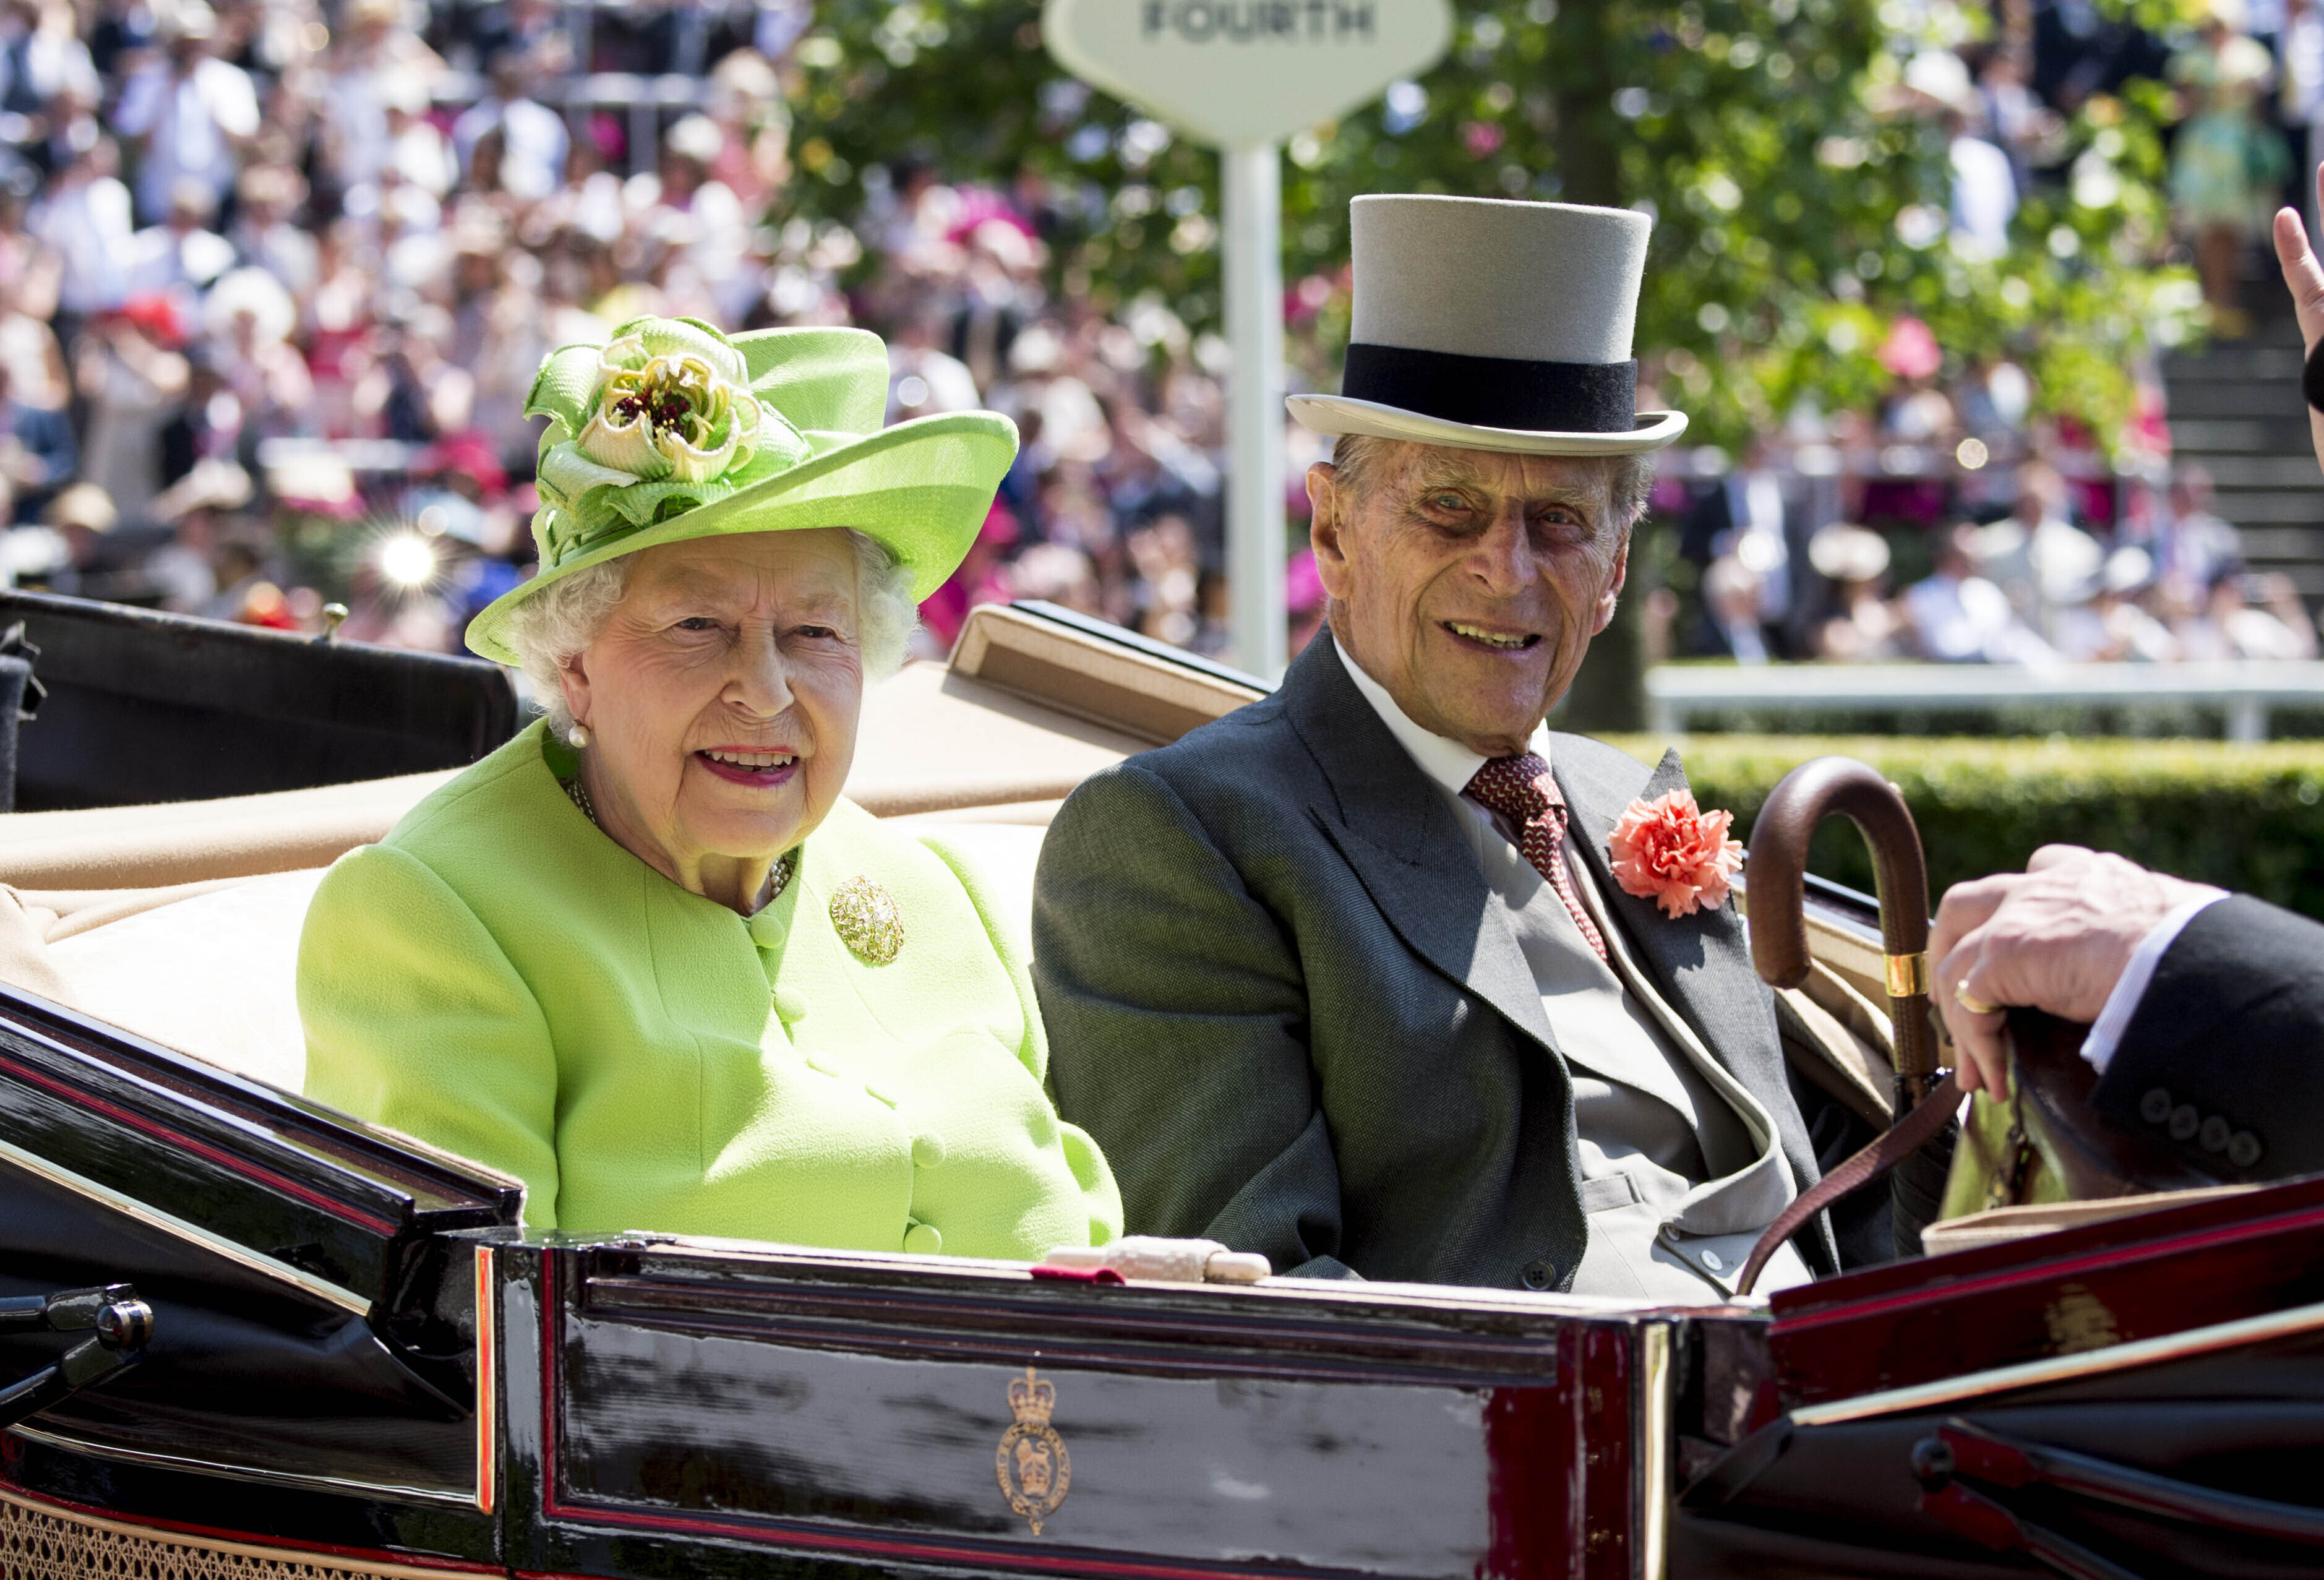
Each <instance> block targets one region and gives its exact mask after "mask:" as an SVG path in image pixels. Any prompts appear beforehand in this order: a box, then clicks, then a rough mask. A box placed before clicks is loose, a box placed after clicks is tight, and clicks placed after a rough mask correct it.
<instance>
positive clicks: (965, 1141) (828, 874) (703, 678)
mask: <svg viewBox="0 0 2324 1580" xmlns="http://www.w3.org/2000/svg"><path fill="white" fill-rule="evenodd" d="M887 382H888V363H887V356H886V354H885V352H884V350H883V349H882V348H881V344H880V341H879V340H878V339H877V338H876V337H873V336H871V335H868V334H865V333H862V331H860V330H852V329H773V330H767V331H763V332H760V333H755V334H746V335H741V336H737V337H733V339H731V340H730V339H728V338H727V337H724V336H722V335H720V334H718V333H717V332H716V331H715V330H713V329H711V328H708V327H707V326H705V325H702V324H697V323H695V322H692V321H690V320H669V319H642V320H640V321H638V322H635V323H632V324H627V325H624V326H623V327H622V328H621V329H620V330H618V331H617V332H616V334H615V337H614V338H613V342H612V343H611V344H610V345H607V346H567V347H566V348H565V349H563V350H561V351H558V352H557V353H556V354H555V355H553V356H550V357H549V360H548V362H547V363H546V364H545V365H543V367H542V369H541V372H540V375H539V379H538V380H537V382H536V383H535V384H534V386H533V391H532V395H531V399H530V410H531V411H533V412H534V413H536V414H541V415H546V416H547V417H548V418H549V429H548V431H547V433H546V434H544V435H543V437H542V439H541V441H540V467H539V487H540V496H541V509H540V513H539V515H537V516H536V517H535V518H534V522H533V528H534V531H535V534H536V535H537V536H538V538H539V543H540V550H541V570H540V574H539V576H538V577H535V578H534V579H533V580H531V581H530V582H528V583H526V584H525V585H524V586H522V587H519V588H517V589H516V590H515V591H513V592H512V593H510V594H509V595H508V596H506V597H503V598H502V599H501V600H500V601H499V602H498V603H496V604H494V605H492V607H490V608H489V609H487V610H485V611H484V614H482V615H480V616H478V618H477V620H476V622H475V625H474V626H473V627H472V628H471V629H470V631H469V633H468V641H469V643H470V645H471V646H473V647H475V649H476V650H477V651H480V652H483V653H484V654H486V655H487V656H490V657H493V658H496V659H500V660H503V661H510V662H516V663H521V665H522V666H523V667H524V670H525V671H526V673H527V674H528V675H529V676H530V677H531V679H532V681H533V684H534V687H535V689H536V691H537V693H538V694H539V697H540V698H542V700H543V701H544V703H545V704H546V706H547V708H548V712H549V717H548V718H546V719H544V720H542V721H540V722H539V723H537V724H535V725H532V726H531V727H530V728H528V729H526V730H525V731H523V732H522V733H521V734H520V735H518V736H517V737H516V738H515V739H514V740H512V741H511V742H510V743H509V744H507V745H505V746H503V747H502V748H501V749H500V750H499V751H497V752H495V753H493V754H492V755H491V756H490V757H488V758H486V759H485V760H484V762H479V763H478V764H476V766H475V767H474V768H472V769H470V770H468V771H467V772H466V773H463V774H461V775H460V776H459V777H458V778H457V779H456V780H454V781H452V782H450V783H449V784H447V785H446V786H444V787H443V788H442V789H440V790H438V791H436V793H435V794H433V795H431V796H430V797H429V798H428V799H426V800H425V801H423V802H421V803H420V805H419V806H418V807H417V808H413V810H412V811H411V813H410V816H408V817H406V818H404V819H403V820H402V822H401V823H399V824H398V825H397V826H396V827H395V829H394V830H393V832H392V833H391V834H390V835H389V836H387V838H386V839H385V840H384V841H383V842H382V843H380V844H379V845H372V846H368V847H366V848H364V849H362V850H358V851H356V852H355V853H353V854H352V855H348V856H346V857H345V858H344V859H342V860H341V861H340V862H339V864H337V866H335V867H334V868H333V869H332V870H331V872H330V873H329V875H328V876H327V878H326V879H325V880H324V882H323V884H322V887H321V888H320V890H319V891H318V893H317V895H316V898H315V901H314V906H313V909H312V910H310V911H309V914H308V918H307V925H306V933H305V936H304V938H303V939H302V941H301V945H300V959H299V1003H300V1013H301V1016H302V1017H303V1019H304V1021H305V1023H306V1030H307V1039H308V1050H309V1051H308V1063H309V1076H308V1084H307V1089H308V1092H309V1095H312V1096H314V1097H316V1098H318V1099H320V1100H321V1101H323V1102H327V1103H330V1104H336V1105H337V1106H338V1107H340V1108H344V1109H347V1110H349V1111H351V1112H353V1113H357V1114H360V1115H362V1116H364V1117H365V1118H368V1119H371V1120H374V1121H376V1122H378V1123H382V1124H385V1125H390V1126H392V1127H394V1128H395V1129H398V1130H401V1131H404V1132H410V1133H411V1134H413V1135H416V1136H419V1137H421V1138H423V1139H424V1140H427V1141H431V1142H433V1143H435V1144H436V1145H438V1146H440V1147H443V1148H446V1149H448V1150H451V1151H454V1152H457V1153H459V1154H460V1155H462V1156H464V1157H466V1158H471V1159H474V1160H477V1161H479V1162H482V1163H484V1164H486V1165H489V1166H491V1167H493V1168H495V1169H501V1170H503V1171H505V1172H507V1173H509V1174H512V1175H514V1176H515V1177H516V1178H520V1179H521V1180H522V1181H523V1182H524V1184H525V1187H526V1192H525V1220H526V1222H527V1223H528V1224H531V1225H532V1226H534V1227H537V1228H552V1227H553V1228H560V1229H568V1230H579V1231H613V1230H620V1229H627V1228H642V1229H655V1230H664V1231H669V1232H674V1233H684V1234H719V1235H733V1236H743V1237H748V1238H752V1239H759V1240H774V1241H786V1242H789V1243H798V1244H807V1245H818V1246H830V1247H836V1248H845V1249H856V1250H873V1251H897V1250H902V1251H913V1252H936V1251H942V1252H953V1253H957V1254H962V1255H970V1256H991V1257H1010V1258H1032V1257H1038V1256H1040V1255H1042V1254H1043V1253H1045V1252H1047V1251H1049V1250H1050V1249H1052V1248H1054V1247H1056V1246H1059V1245H1066V1244H1074V1245H1088V1244H1093V1243H1102V1242H1104V1241H1106V1240H1108V1239H1110V1238H1111V1237H1112V1236H1113V1235H1115V1234H1118V1233H1119V1231H1120V1216H1121V1207H1120V1197H1119V1196H1118V1195H1117V1193H1116V1191H1115V1189H1114V1185H1113V1179H1112V1177H1111V1174H1110V1173H1109V1172H1108V1171H1107V1169H1106V1166H1105V1161H1104V1160H1103V1159H1102V1157H1100V1156H1099V1154H1098V1151H1097V1149H1096V1147H1095V1146H1094V1145H1093V1144H1092V1142H1091V1141H1090V1140H1089V1138H1088V1137H1087V1136H1085V1135H1084V1134H1083V1133H1082V1132H1080V1131H1078V1130H1075V1129H1074V1127H1072V1126H1071V1125H1067V1124H1062V1123H1059V1122H1058V1120H1057V1118H1056V1113H1055V1112H1054V1111H1053V1109H1052V1108H1051V1107H1050V1104H1049V1101H1048V1098H1047V1096H1046V1095H1045V1094H1044V1091H1043V1085H1042V1083H1043V1078H1044V1075H1045V1068H1046V1065H1047V1046H1046V1044H1045V1043H1044V1041H1043V1039H1042V1033H1041V1022H1040V1019H1039V1015H1038V1012H1037V1008H1036V1006H1035V1003H1034V998H1033V991H1032V987H1031V985H1030V983H1029V980H1028V976H1027V971H1026V956H1025V951H1024V948H1023V947H1022V945H1021V944H1020V943H1019V940H1017V939H1016V938H1012V937H1010V933H1009V929H1008V928H1007V926H1006V925H1005V924H1004V922H1003V921H1002V919H1001V918H1002V912H1001V910H1000V909H999V908H997V907H996V906H995V905H994V904H993V903H992V902H991V896H990V895H989V894H988V893H987V892H986V891H985V889H984V887H983V886H982V882H981V881H980V880H979V878H978V877H977V875H976V873H974V872H973V870H971V869H970V868H969V867H968V866H967V865H966V864H964V862H962V861H961V860H959V859H958V858H957V857H956V856H954V855H952V854H950V853H948V852H947V851H946V850H945V847H944V845H943V844H942V843H941V842H940V841H938V840H936V839H934V838H930V839H927V840H925V841H923V840H918V839H914V838H911V837H909V836H905V835H902V834H899V833H895V832H891V831H890V830H888V829H886V828H884V827H882V826H881V824H879V823H878V822H876V821H874V820H873V819H872V818H871V817H870V816H869V815H867V814H866V813H864V812H863V811H862V810H861V809H860V808H857V807H855V806H853V804H852V803H850V802H849V801H847V800H846V799H844V798H843V797H842V796H841V795H840V787H841V785H842V784H843V783H844V781H845V780H846V778H847V769H848V763H849V761H850V759H851V758H852V757H853V753H854V747H855V731H856V722H857V716H858V710H859V707H860V705H861V703H862V695H863V686H864V682H865V681H866V680H867V679H876V678H878V677H880V676H881V675H884V674H886V673H887V672H889V671H890V670H894V669H895V668H896V666H897V664H898V663H899V661H900V660H901V657H902V653H903V646H904V640H905V637H906V635H907V634H908V631H909V629H910V626H911V622H912V617H913V614H912V611H913V608H914V605H915V604H916V603H917V601H918V599H919V598H920V597H923V596H926V595H927V593H928V592H929V591H931V590H932V589H934V588H935V587H936V586H937V585H938V584H939V583H940V582H942V581H943V580H944V578H945V576H946V575H948V574H949V573H950V572H951V570H952V569H953V568H954V566H956V565H957V564H958V563H959V562H960V559H961V558H962V556H963V555H964V553H965V552H966V551H967V549H968V547H969V545H970V543H971V542H972V541H973V540H974V538H975V535H976V531H977V528H978V526H979V525H980V524H981V523H982V521H983V519H984V515H985V512H986V510H987V509H988V507H989V506H990V504H991V499H992V494H993V490H994V488H995V487H996V486H997V485H998V484H999V482H1000V479H1001V476H1002V475H1003V474H1004V473H1005V472H1006V471H1007V469H1008V467H1009V464H1010V458H1011V457H1013V455H1014V454H1015V450H1016V435H1015V431H1014V430H1012V429H1011V428H1010V425H1009V423H1008V421H1007V420H1006V419H1004V418H1001V417H998V416H995V415H993V414H991V413H990V412H963V413H954V414H950V415H945V416H939V417H931V418H926V419H922V420H918V421H914V422H907V423H903V424H900V425H899V426H897V427H895V428H890V429H886V430H881V428H880V420H881V414H882V412H883V411H884V409H885V405H886V401H887Z"/></svg>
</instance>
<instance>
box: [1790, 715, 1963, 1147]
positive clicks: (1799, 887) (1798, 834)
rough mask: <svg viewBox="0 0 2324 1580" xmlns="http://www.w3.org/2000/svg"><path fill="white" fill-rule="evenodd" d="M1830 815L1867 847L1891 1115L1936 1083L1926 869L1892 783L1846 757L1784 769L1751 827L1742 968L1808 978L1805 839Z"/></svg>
mask: <svg viewBox="0 0 2324 1580" xmlns="http://www.w3.org/2000/svg"><path fill="white" fill-rule="evenodd" d="M1835 813H1837V814H1839V815H1840V816H1843V817H1845V818H1849V820H1850V821H1851V822H1853V823H1854V824H1855V825H1856V827H1857V828H1858V831H1859V832H1861V833H1862V834H1863V836H1864V839H1865V843H1866V844H1867V845H1870V846H1871V847H1872V871H1873V873H1874V877H1875V880H1876V882H1877V886H1878V889H1879V894H1880V934H1881V939H1882V947H1883V948H1884V949H1885V950H1886V954H1887V968H1888V969H1887V976H1888V981H1887V987H1888V1020H1889V1023H1890V1024H1891V1025H1892V1026H1894V1027H1895V1032H1896V1105H1895V1112H1896V1114H1897V1116H1898V1117H1899V1118H1901V1117H1902V1116H1904V1114H1906V1113H1911V1112H1912V1111H1913V1109H1914V1108H1915V1107H1917V1106H1918V1105H1919V1104H1920V1103H1921V1101H1922V1099H1923V1098H1925V1097H1926V1096H1927V1095H1929V1092H1930V1089H1931V1088H1932V1087H1933V1086H1935V1085H1936V1083H1937V1048H1936V1039H1935V1036H1934V1034H1933V1033H1932V1030H1931V1028H1930V1024H1929V953H1928V951H1929V869H1928V864H1927V862H1926V860H1925V858H1924V857H1923V855H1922V852H1921V833H1920V830H1919V829H1918V828H1916V827H1914V824H1913V813H1912V809H1911V808H1908V807H1906V806H1905V805H1904V796H1903V795H1902V794H1901V793H1900V792H1899V791H1898V790H1897V789H1896V787H1895V785H1893V784H1890V783H1889V782H1888V781H1886V779H1883V778H1882V777H1881V776H1880V773H1879V771H1878V770H1877V769H1875V768H1873V767H1872V766H1871V765H1870V764H1869V763H1865V762H1858V761H1857V760H1856V759H1855V758H1853V757H1818V758H1816V759H1814V760H1813V761H1812V762H1803V763H1801V764H1800V765H1799V766H1798V767H1797V768H1794V769H1793V770H1792V771H1791V772H1789V773H1787V774H1785V775H1784V779H1783V782H1782V783H1780V784H1778V785H1776V786H1775V790H1774V791H1773V792H1772V793H1771V794H1770V795H1769V796H1768V797H1767V802H1766V805H1765V806H1763V807H1761V808H1759V817H1758V820H1757V821H1756V822H1755V823H1753V824H1752V825H1751V845H1750V857H1749V864H1748V868H1747V869H1746V872H1747V876H1748V881H1749V892H1750V897H1751V899H1750V908H1751V918H1750V919H1751V965H1752V966H1753V968H1754V969H1755V970H1757V972H1758V973H1759V976H1760V978H1761V980H1763V981H1765V982H1766V983H1768V984H1770V985H1772V986H1775V987H1798V986H1800V985H1801V984H1803V983H1805V982H1806V981H1807V979H1808V965H1809V956H1808V925H1807V871H1808V842H1809V841H1810V840H1811V839H1812V838H1813V837H1814V836H1815V831H1816V826H1817V825H1818V824H1820V823H1821V822H1822V821H1823V820H1824V819H1825V818H1829V817H1831V816H1832V815H1833V814H1835Z"/></svg>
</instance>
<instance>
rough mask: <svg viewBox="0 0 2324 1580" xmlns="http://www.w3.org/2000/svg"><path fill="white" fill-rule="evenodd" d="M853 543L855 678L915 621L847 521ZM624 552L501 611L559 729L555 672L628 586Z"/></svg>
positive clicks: (886, 561)
mask: <svg viewBox="0 0 2324 1580" xmlns="http://www.w3.org/2000/svg"><path fill="white" fill-rule="evenodd" d="M845 530H846V532H847V540H848V542H849V544H850V545H851V546H852V547H853V549H854V550H855V622H856V642H857V645H858V646H859V647H860V648H861V649H862V653H863V678H864V679H865V680H867V681H872V680H884V679H887V678H888V677H889V676H890V675H892V674H894V673H895V672H896V671H897V670H899V669H902V668H903V667H904V644H905V643H907V642H909V641H910V640H911V638H912V633H913V632H914V631H915V630H916V629H918V626H919V623H920V617H919V607H918V605H916V604H915V603H914V602H913V601H912V573H911V572H910V571H909V570H908V569H906V568H904V567H903V566H901V565H899V564H898V563H896V560H895V559H894V558H893V557H892V556H890V554H889V552H888V550H886V549H884V548H882V547H881V545H880V544H879V543H877V542H875V541H872V540H871V538H869V537H866V536H865V535H864V534H863V533H862V532H859V531H856V530H855V529H854V528H853V527H849V528H847V529H845ZM635 562H636V561H635V557H634V556H632V555H627V554H624V555H622V556H621V557H620V558H618V559H608V560H606V561H604V563H602V564H599V565H593V566H591V567H590V568H588V569H586V570H579V571H576V572H574V573H573V574H572V575H571V576H568V577H566V578H565V579H564V580H563V581H560V582H558V583H556V584H555V585H553V586H551V587H544V588H542V589H541V591H540V592H539V594H538V595H537V596H533V597H530V598H527V599H526V600H525V601H524V602H523V603H521V604H520V605H517V606H516V607H515V608H514V609H513V610H512V611H511V612H510V614H509V624H508V644H509V646H510V647H512V648H513V649H515V650H516V655H517V661H518V665H519V667H520V668H521V669H522V670H524V678H525V679H526V680H527V682H529V683H530V686H531V688H532V695H533V699H534V700H535V701H536V702H538V703H539V705H540V707H541V709H542V711H544V712H545V713H547V714H548V715H549V728H550V729H551V730H552V731H554V732H555V733H556V734H558V735H564V734H566V733H567V731H569V730H571V729H572V727H573V713H572V710H571V709H570V708H568V707H566V705H565V688H564V686H563V684H562V683H561V682H560V681H559V680H558V672H559V671H561V670H563V669H564V668H565V666H566V665H567V664H568V663H570V662H572V661H573V659H574V657H575V655H576V654H577V653H579V652H581V651H583V650H585V649H586V648H587V647H588V645H589V644H590V643H591V642H595V641H596V640H597V633H599V632H601V631H603V630H604V629H605V622H606V621H607V620H609V619H611V618H612V617H613V609H614V607H615V605H619V604H620V603H621V601H622V595H623V594H624V593H626V592H628V591H629V586H630V568H631V566H632V565H633V564H634V563H635Z"/></svg>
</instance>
